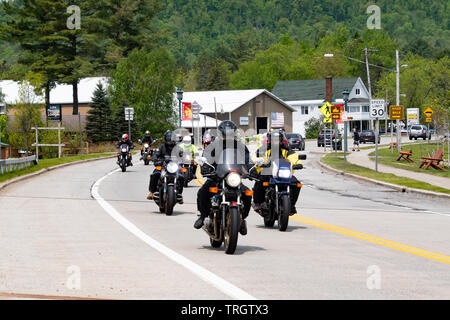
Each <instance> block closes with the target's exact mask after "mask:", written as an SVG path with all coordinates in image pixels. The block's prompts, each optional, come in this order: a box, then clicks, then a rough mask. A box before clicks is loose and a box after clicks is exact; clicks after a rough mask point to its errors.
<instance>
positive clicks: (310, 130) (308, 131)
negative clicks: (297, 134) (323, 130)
mask: <svg viewBox="0 0 450 320" xmlns="http://www.w3.org/2000/svg"><path fill="white" fill-rule="evenodd" d="M321 124H322V122H321V120H320V119H317V118H311V119H309V120H308V121H306V122H305V138H306V139H315V138H317V136H318V135H319V132H320V127H321Z"/></svg>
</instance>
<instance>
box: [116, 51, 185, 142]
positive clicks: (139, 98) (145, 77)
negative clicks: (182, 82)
mask: <svg viewBox="0 0 450 320" xmlns="http://www.w3.org/2000/svg"><path fill="white" fill-rule="evenodd" d="M176 72H177V70H176V66H175V61H174V60H173V58H172V57H171V56H170V55H169V53H168V52H167V51H166V50H165V49H154V50H152V51H150V52H147V51H146V50H143V49H141V50H137V49H135V50H133V51H132V52H131V53H130V55H129V56H128V57H127V58H126V59H123V60H122V61H120V62H119V64H118V65H117V68H116V70H115V71H114V72H113V74H112V78H111V85H110V88H111V97H112V104H113V108H114V113H115V114H117V113H118V114H122V117H123V116H124V113H123V107H124V106H130V107H133V108H134V117H135V118H136V124H137V130H138V132H140V133H142V132H144V131H145V130H150V131H151V132H152V134H154V135H158V134H162V133H163V132H165V131H166V130H167V129H170V128H172V124H174V123H175V122H176V113H175V109H174V95H173V94H174V88H175V77H176ZM120 109H121V110H120ZM117 110H119V111H117Z"/></svg>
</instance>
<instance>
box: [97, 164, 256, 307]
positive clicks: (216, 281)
mask: <svg viewBox="0 0 450 320" xmlns="http://www.w3.org/2000/svg"><path fill="white" fill-rule="evenodd" d="M119 170H120V169H117V170H114V171H112V172H110V173H108V174H107V175H105V176H104V177H102V178H100V179H99V180H97V181H96V182H95V183H94V185H93V186H92V189H91V195H92V196H93V197H94V199H95V200H97V201H98V203H99V204H100V206H101V207H102V208H103V209H104V210H105V211H106V212H107V213H108V214H109V215H110V216H111V217H112V218H113V219H114V220H116V221H117V222H118V223H120V224H121V225H122V226H123V227H124V228H125V229H127V230H128V231H130V232H131V233H132V234H134V235H135V236H136V237H138V238H139V239H141V240H142V241H144V242H145V243H146V244H148V245H149V246H151V247H152V248H153V249H155V250H157V251H159V252H160V253H161V254H163V255H165V256H166V257H168V258H169V259H171V260H172V261H174V262H176V263H178V264H179V265H181V266H183V267H185V268H186V269H188V270H189V271H191V272H192V273H193V274H195V275H196V276H198V277H199V278H200V279H202V280H204V281H205V282H207V283H209V284H211V285H213V286H214V287H216V288H217V289H219V290H220V291H222V292H223V293H225V294H226V295H228V296H230V297H231V298H233V299H238V300H256V298H255V297H253V296H251V295H249V294H248V293H246V292H245V291H243V290H242V289H240V288H238V287H236V286H235V285H233V284H231V283H230V282H228V281H226V280H224V279H222V278H220V277H219V276H217V275H215V274H214V273H212V272H210V271H209V270H207V269H205V268H203V267H202V266H200V265H198V264H196V263H194V262H192V261H191V260H189V259H187V258H185V257H184V256H182V255H180V254H179V253H177V252H175V251H173V250H172V249H170V248H168V247H166V246H165V245H163V244H161V243H160V242H158V241H156V240H155V239H153V238H152V237H150V236H148V235H147V234H145V233H144V232H143V231H142V230H140V229H139V228H138V227H136V225H134V224H133V223H131V222H130V221H129V220H127V219H126V218H125V217H124V216H122V215H121V214H120V213H119V212H118V211H117V210H116V209H114V208H113V207H112V206H111V205H110V204H109V203H108V202H106V201H105V200H104V199H103V198H102V197H101V196H100V194H99V192H98V190H99V187H100V183H101V182H102V181H103V180H104V179H106V178H107V177H108V176H110V175H111V174H113V173H115V172H117V171H119Z"/></svg>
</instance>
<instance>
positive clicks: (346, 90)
mask: <svg viewBox="0 0 450 320" xmlns="http://www.w3.org/2000/svg"><path fill="white" fill-rule="evenodd" d="M342 95H343V97H344V111H345V114H346V115H347V114H348V107H347V102H348V97H349V95H350V92H349V91H348V89H347V88H345V89H344V91H342ZM346 154H347V119H344V166H345V164H346V161H347V158H346Z"/></svg>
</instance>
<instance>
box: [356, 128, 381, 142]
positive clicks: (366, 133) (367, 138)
mask: <svg viewBox="0 0 450 320" xmlns="http://www.w3.org/2000/svg"><path fill="white" fill-rule="evenodd" d="M359 141H360V142H362V143H366V142H372V143H375V131H373V130H363V131H361V133H360V134H359ZM378 143H380V135H378Z"/></svg>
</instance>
